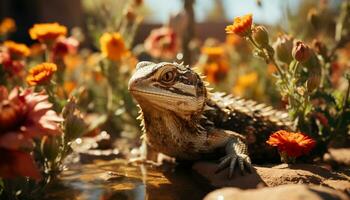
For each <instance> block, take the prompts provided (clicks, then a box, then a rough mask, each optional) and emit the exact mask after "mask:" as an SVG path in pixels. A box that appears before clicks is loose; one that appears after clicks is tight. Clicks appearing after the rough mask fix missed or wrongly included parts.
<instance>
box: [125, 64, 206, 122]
mask: <svg viewBox="0 0 350 200" xmlns="http://www.w3.org/2000/svg"><path fill="white" fill-rule="evenodd" d="M129 91H130V92H131V94H132V95H133V96H134V97H135V99H136V100H137V102H138V103H139V104H140V106H141V108H142V109H143V110H144V109H147V108H156V109H158V110H164V111H173V112H175V113H176V114H177V115H179V116H184V117H187V116H191V115H193V114H196V113H198V112H200V111H201V110H202V109H203V106H204V104H205V103H204V102H205V98H206V88H205V86H204V84H203V81H202V79H201V78H200V76H199V75H198V74H197V73H195V72H194V71H193V70H191V69H190V68H189V67H188V66H184V65H182V64H177V63H168V62H162V63H158V64H156V63H152V62H146V61H144V62H140V63H138V64H137V66H136V72H135V73H134V74H133V76H132V77H131V79H130V81H129Z"/></svg>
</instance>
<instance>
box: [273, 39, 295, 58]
mask: <svg viewBox="0 0 350 200" xmlns="http://www.w3.org/2000/svg"><path fill="white" fill-rule="evenodd" d="M293 40H294V39H293V38H292V37H291V36H288V35H280V36H279V37H278V38H277V40H276V42H275V43H274V44H273V46H274V49H275V52H276V56H277V59H278V60H280V61H282V62H284V63H287V64H289V63H290V62H291V61H292V59H293V58H292V49H293Z"/></svg>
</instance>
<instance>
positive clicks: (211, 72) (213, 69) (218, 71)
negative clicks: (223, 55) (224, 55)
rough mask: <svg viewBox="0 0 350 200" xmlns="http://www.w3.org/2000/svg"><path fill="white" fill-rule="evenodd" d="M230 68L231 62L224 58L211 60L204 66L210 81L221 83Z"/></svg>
mask: <svg viewBox="0 0 350 200" xmlns="http://www.w3.org/2000/svg"><path fill="white" fill-rule="evenodd" d="M229 70H230V66H229V64H228V63H227V62H226V61H224V60H222V61H218V62H210V63H209V64H205V66H204V75H205V76H207V80H208V81H209V82H210V83H214V84H215V83H219V82H220V81H222V80H223V79H224V78H225V77H226V76H227V73H228V72H229Z"/></svg>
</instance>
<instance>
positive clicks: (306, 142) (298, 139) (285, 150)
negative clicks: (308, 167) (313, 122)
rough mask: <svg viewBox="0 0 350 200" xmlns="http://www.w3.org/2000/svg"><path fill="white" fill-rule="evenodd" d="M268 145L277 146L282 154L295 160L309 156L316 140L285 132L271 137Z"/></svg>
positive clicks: (282, 131)
mask: <svg viewBox="0 0 350 200" xmlns="http://www.w3.org/2000/svg"><path fill="white" fill-rule="evenodd" d="M266 143H267V144H269V145H271V146H276V147H277V148H278V150H279V152H280V153H282V154H286V155H287V156H290V157H294V158H296V157H299V156H301V155H303V154H307V153H308V152H310V151H311V149H312V148H313V147H314V146H315V145H316V141H315V140H314V139H312V138H311V137H309V136H307V135H305V134H303V133H293V132H288V131H284V130H280V131H277V132H275V133H273V134H272V135H270V138H269V139H268V140H267V141H266Z"/></svg>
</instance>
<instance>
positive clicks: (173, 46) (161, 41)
mask: <svg viewBox="0 0 350 200" xmlns="http://www.w3.org/2000/svg"><path fill="white" fill-rule="evenodd" d="M179 46H180V45H179V41H178V39H177V37H176V34H175V32H174V31H173V30H172V29H171V28H168V27H162V28H159V29H155V30H153V31H152V32H151V34H150V35H149V36H148V38H147V39H146V41H145V49H146V51H147V52H148V53H149V54H150V55H151V56H153V57H155V58H166V59H171V58H174V57H175V56H176V53H177V51H178V49H179Z"/></svg>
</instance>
